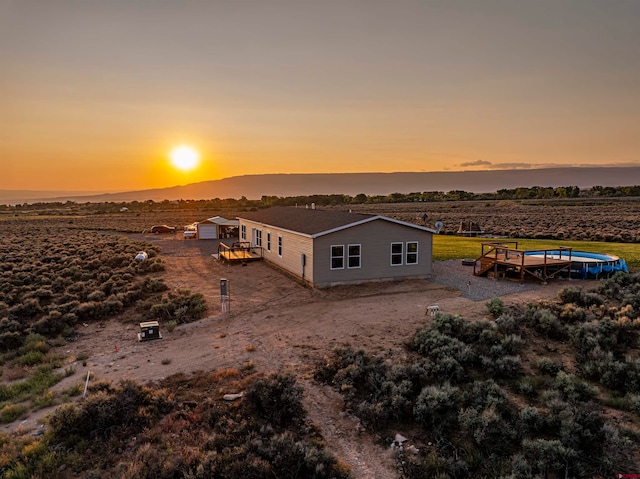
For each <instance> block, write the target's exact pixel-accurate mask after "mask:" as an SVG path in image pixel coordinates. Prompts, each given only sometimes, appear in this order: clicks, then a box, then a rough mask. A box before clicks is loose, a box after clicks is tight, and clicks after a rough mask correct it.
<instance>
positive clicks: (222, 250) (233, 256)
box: [217, 241, 262, 263]
mask: <svg viewBox="0 0 640 479" xmlns="http://www.w3.org/2000/svg"><path fill="white" fill-rule="evenodd" d="M217 256H218V259H219V260H225V261H227V262H229V263H234V262H240V263H244V262H247V261H256V260H260V259H262V248H261V247H259V246H251V243H249V242H244V241H241V242H236V243H232V244H231V246H229V245H227V244H225V243H222V242H221V243H220V244H219V245H218V255H217Z"/></svg>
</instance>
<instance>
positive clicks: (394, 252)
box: [391, 243, 403, 266]
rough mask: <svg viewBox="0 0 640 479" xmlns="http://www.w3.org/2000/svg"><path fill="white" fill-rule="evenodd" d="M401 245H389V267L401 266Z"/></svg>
mask: <svg viewBox="0 0 640 479" xmlns="http://www.w3.org/2000/svg"><path fill="white" fill-rule="evenodd" d="M402 247H403V244H402V243H391V266H401V265H402V249H403V248H402Z"/></svg>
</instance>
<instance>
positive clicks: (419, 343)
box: [410, 327, 475, 364]
mask: <svg viewBox="0 0 640 479" xmlns="http://www.w3.org/2000/svg"><path fill="white" fill-rule="evenodd" d="M410 347H411V348H412V349H413V350H415V351H417V352H419V353H420V354H422V355H423V356H426V357H438V358H444V357H450V358H455V359H456V361H458V362H459V363H461V364H466V363H471V362H473V361H474V360H475V354H474V352H473V350H472V349H471V347H469V346H468V345H466V344H465V343H464V342H462V341H460V340H459V339H456V338H455V337H452V336H449V335H447V334H443V333H442V332H440V331H438V330H434V329H432V328H431V327H426V328H423V329H421V330H419V331H418V332H417V333H416V334H415V336H414V337H413V338H412V340H411V343H410Z"/></svg>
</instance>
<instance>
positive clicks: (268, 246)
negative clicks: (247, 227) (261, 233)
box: [267, 232, 271, 251]
mask: <svg viewBox="0 0 640 479" xmlns="http://www.w3.org/2000/svg"><path fill="white" fill-rule="evenodd" d="M267 251H271V233H269V232H267Z"/></svg>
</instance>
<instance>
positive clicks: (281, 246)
mask: <svg viewBox="0 0 640 479" xmlns="http://www.w3.org/2000/svg"><path fill="white" fill-rule="evenodd" d="M282 243H283V241H282V235H278V256H279V257H280V258H282V253H283V249H284V248H283V245H282Z"/></svg>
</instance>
